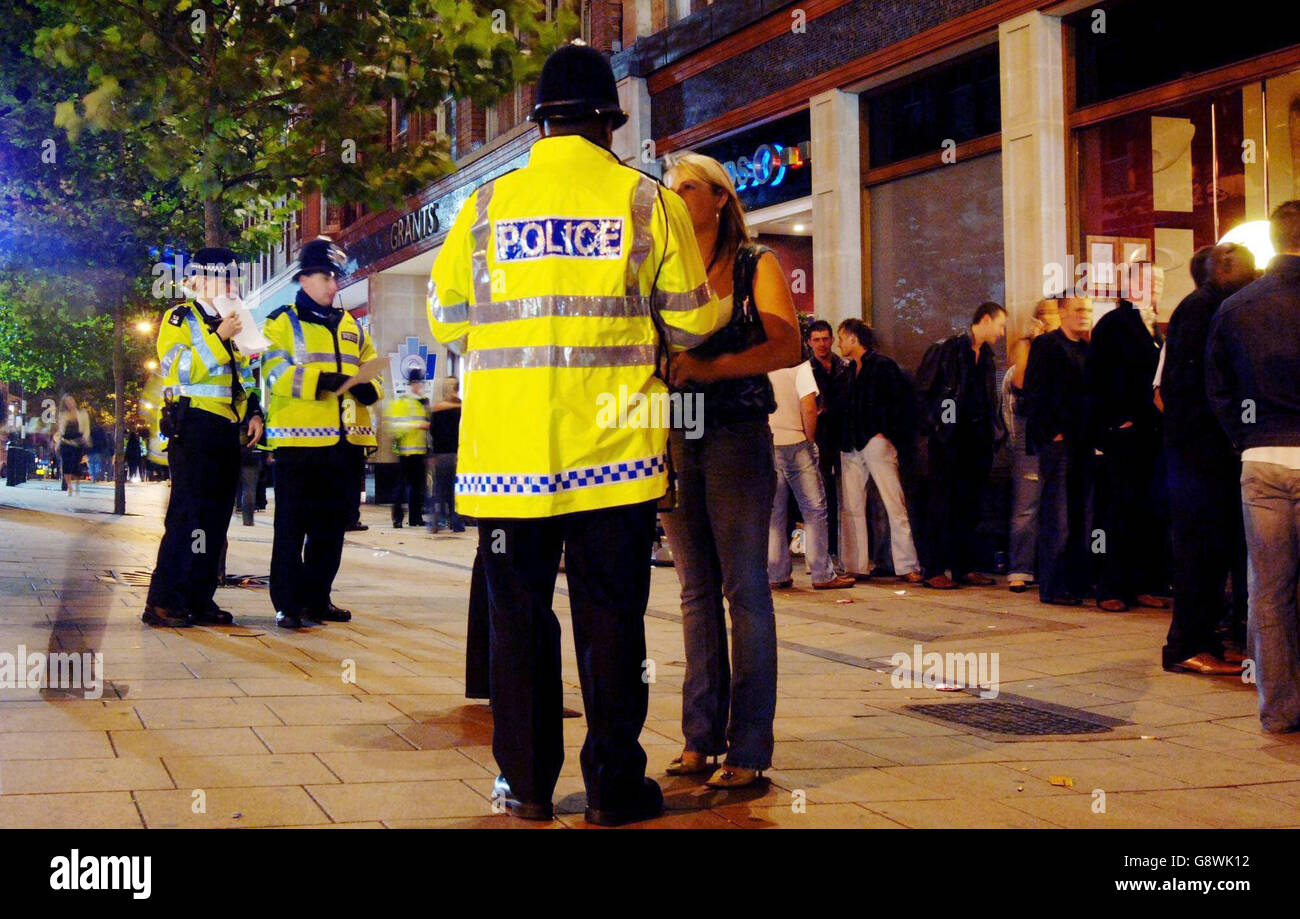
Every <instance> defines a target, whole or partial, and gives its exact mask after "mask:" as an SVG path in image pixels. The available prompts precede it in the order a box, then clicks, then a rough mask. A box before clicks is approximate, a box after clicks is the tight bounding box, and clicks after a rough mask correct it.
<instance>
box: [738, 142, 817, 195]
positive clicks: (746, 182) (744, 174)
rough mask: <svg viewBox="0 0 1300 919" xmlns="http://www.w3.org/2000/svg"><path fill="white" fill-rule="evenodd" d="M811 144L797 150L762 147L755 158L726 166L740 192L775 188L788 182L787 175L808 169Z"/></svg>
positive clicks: (780, 145) (770, 145)
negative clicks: (786, 180)
mask: <svg viewBox="0 0 1300 919" xmlns="http://www.w3.org/2000/svg"><path fill="white" fill-rule="evenodd" d="M808 159H809V152H808V141H806V140H805V141H804V142H803V143H801V144H799V145H798V146H797V147H786V146H783V145H782V144H776V143H772V144H760V145H759V147H758V149H757V150H755V151H754V155H753V156H752V157H748V156H740V157H737V158H736V159H735V160H728V161H727V162H725V163H723V164H722V168H723V169H725V170H727V176H728V177H730V179H731V182H732V184H733V185H735V186H736V191H738V192H740V191H744V190H745V189H747V188H757V187H758V186H760V185H768V186H770V187H772V188H776V186H778V185H780V184H781V183H782V182H783V181H785V176H786V172H787V171H788V170H791V169H802V168H803V167H804V166H806V165H808Z"/></svg>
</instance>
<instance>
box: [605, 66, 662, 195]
mask: <svg viewBox="0 0 1300 919" xmlns="http://www.w3.org/2000/svg"><path fill="white" fill-rule="evenodd" d="M618 101H619V103H620V104H621V105H622V106H623V111H625V112H627V124H625V125H623V127H621V128H619V129H618V130H617V131H615V132H614V155H615V156H617V157H618V158H619V159H620V160H622V161H623V162H624V163H626V164H627V165H629V166H631V167H632V168H633V169H640V170H641V171H642V172H648V173H650V174H651V175H656V176H657V175H659V174H660V172H661V166H660V163H659V161H658V159H657V157H658V154H657V153H656V151H655V149H654V146H653V144H651V143H650V141H651V139H652V138H651V136H650V90H649V89H647V88H646V85H645V80H644V79H643V78H641V77H624V78H623V79H621V80H619V81H618Z"/></svg>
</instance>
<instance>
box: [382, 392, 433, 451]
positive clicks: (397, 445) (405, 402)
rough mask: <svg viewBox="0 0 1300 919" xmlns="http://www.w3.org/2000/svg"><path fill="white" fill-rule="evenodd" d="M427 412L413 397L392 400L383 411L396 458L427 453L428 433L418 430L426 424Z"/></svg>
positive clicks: (424, 430) (424, 429)
mask: <svg viewBox="0 0 1300 919" xmlns="http://www.w3.org/2000/svg"><path fill="white" fill-rule="evenodd" d="M428 420H429V410H428V409H427V408H425V405H424V403H423V402H421V401H420V400H419V399H417V398H415V396H410V395H407V396H402V397H401V398H400V399H394V400H393V401H392V402H390V403H389V404H388V407H387V408H386V409H385V410H384V421H385V422H386V423H387V424H388V430H389V432H390V433H391V435H392V438H393V452H394V453H396V454H397V455H398V456H416V455H423V454H425V453H428V452H429V450H428V440H429V436H428V435H429V432H428V429H426V428H420V427H418V425H419V424H420V422H422V421H423V422H426V423H427V422H428Z"/></svg>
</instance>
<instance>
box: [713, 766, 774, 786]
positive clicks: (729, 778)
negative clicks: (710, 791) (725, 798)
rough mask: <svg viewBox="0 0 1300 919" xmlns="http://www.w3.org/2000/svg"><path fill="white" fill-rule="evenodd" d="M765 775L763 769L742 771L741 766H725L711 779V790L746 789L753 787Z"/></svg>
mask: <svg viewBox="0 0 1300 919" xmlns="http://www.w3.org/2000/svg"><path fill="white" fill-rule="evenodd" d="M762 775H763V770H761V769H742V768H741V767H740V766H723V767H722V768H721V769H719V770H718V771H717V772H715V773H713V775H712V776H711V777H710V778H709V780H708V781H707V782H705V783H704V784H705V785H708V786H709V787H710V788H744V787H745V786H747V785H753V784H754V783H755V782H757V781H758V780H759V778H760V777H761V776H762Z"/></svg>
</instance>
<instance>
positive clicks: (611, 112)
mask: <svg viewBox="0 0 1300 919" xmlns="http://www.w3.org/2000/svg"><path fill="white" fill-rule="evenodd" d="M600 116H605V117H607V118H609V120H610V123H611V125H612V126H613V127H614V128H616V129H617V128H621V127H622V126H623V125H625V124H627V112H625V111H623V107H622V106H621V105H619V101H618V86H617V85H616V84H615V82H614V71H613V69H612V68H611V67H610V66H609V61H608V60H606V59H605V55H603V54H601V53H600V52H599V51H597V50H596V49H595V48H593V47H591V46H590V45H588V44H587V43H586V42H583V41H580V40H576V39H575V40H574V41H571V42H569V43H568V44H567V45H562V46H560V47H559V48H557V49H555V51H554V52H552V54H551V56H550V57H548V58H547V59H546V63H545V64H543V65H542V75H541V77H540V78H539V79H538V81H537V105H535V106H534V107H533V112H532V114H531V115H529V116H528V120H529V121H533V122H537V123H538V124H540V123H541V122H543V121H564V120H566V119H568V120H571V119H578V118H592V117H600Z"/></svg>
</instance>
